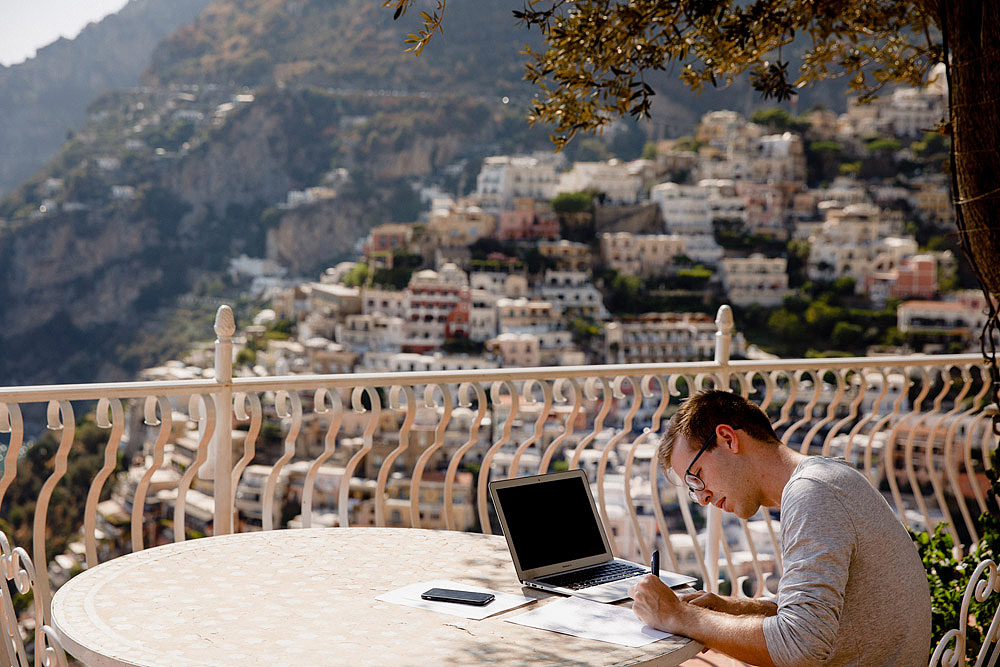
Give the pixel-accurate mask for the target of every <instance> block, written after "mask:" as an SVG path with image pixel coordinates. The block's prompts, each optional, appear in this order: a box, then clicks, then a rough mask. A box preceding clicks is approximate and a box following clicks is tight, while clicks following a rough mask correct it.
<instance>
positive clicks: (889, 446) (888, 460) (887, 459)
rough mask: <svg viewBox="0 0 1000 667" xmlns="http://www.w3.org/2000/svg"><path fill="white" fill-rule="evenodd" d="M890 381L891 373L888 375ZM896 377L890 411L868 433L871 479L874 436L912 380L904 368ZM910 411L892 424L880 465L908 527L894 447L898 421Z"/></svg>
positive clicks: (897, 407) (895, 410)
mask: <svg viewBox="0 0 1000 667" xmlns="http://www.w3.org/2000/svg"><path fill="white" fill-rule="evenodd" d="M889 377H890V381H891V378H892V375H890V376H889ZM897 377H902V378H903V385H902V386H901V387H900V388H899V396H898V397H897V398H896V401H895V402H894V403H893V405H892V412H890V413H889V414H887V415H886V416H885V417H883V418H882V419H880V420H879V421H878V423H877V424H875V428H873V429H872V432H871V433H869V434H868V447H867V449H866V450H865V471H866V472H867V473H869V479H871V472H870V471H871V467H872V450H873V449H874V447H875V436H876V435H877V434H878V433H880V432H881V429H882V428H883V427H884V426H885V425H886V424H888V423H890V422H891V421H892V420H894V419H895V418H896V417H898V416H899V413H900V412H901V410H902V407H903V401H904V400H905V399H906V397H907V392H908V390H909V385H910V383H911V382H912V381H911V380H910V377H909V375H908V374H907V372H906V369H904V370H903V372H902V373H899V374H897ZM911 414H912V413H909V414H906V415H903V416H902V417H900V419H899V421H898V422H896V424H895V425H894V426H893V429H892V430H891V431H890V432H889V435H888V436H886V438H885V442H884V443H883V446H882V467H883V469H884V471H885V479H886V481H887V482H888V483H889V490H890V491H891V492H892V499H893V502H894V503H895V504H896V514H897V515H898V516H899V520H900V521H902V522H903V525H904V526H906V527H909V524H908V523H907V519H906V507H905V506H904V505H903V497H902V495H900V493H899V485H898V484H897V483H896V462H895V456H896V455H895V448H896V429H897V427H898V425H899V423H901V422H903V421H905V420H906V419H907V418H908V417H909V416H910V415H911Z"/></svg>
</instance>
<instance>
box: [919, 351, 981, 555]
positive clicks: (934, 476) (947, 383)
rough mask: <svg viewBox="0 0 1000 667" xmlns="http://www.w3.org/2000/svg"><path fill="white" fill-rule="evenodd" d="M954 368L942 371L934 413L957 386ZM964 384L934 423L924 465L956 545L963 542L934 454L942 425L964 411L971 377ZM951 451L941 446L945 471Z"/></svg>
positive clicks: (928, 439) (944, 445)
mask: <svg viewBox="0 0 1000 667" xmlns="http://www.w3.org/2000/svg"><path fill="white" fill-rule="evenodd" d="M953 368H954V366H946V367H944V368H942V369H941V382H942V385H943V386H942V389H941V393H940V394H938V398H937V400H935V401H934V412H935V413H936V412H939V410H940V407H941V401H942V400H943V399H944V397H945V396H946V395H947V394H949V393H950V391H951V388H952V387H953V386H954V384H955V380H956V378H953V377H952V375H951V370H952V369H953ZM964 380H965V381H964V382H963V383H962V387H961V389H960V390H959V392H958V395H957V396H956V397H955V399H954V400H955V404H954V406H953V407H952V409H951V410H949V411H948V412H947V413H945V414H944V415H943V416H941V417H940V418H939V419H936V420H934V421H933V422H932V425H931V430H930V433H928V434H927V447H926V449H925V450H924V465H926V466H927V474H928V476H929V477H930V479H931V488H932V489H933V490H934V498H935V500H936V501H937V504H938V507H939V508H940V510H941V513H942V514H943V515H944V520H945V522H946V523H947V524H948V530H949V531H950V532H951V536H952V538H953V539H954V540H955V544H956V545H959V544H961V543H962V540H961V539H960V538H959V536H958V531H957V530H956V529H955V523H954V521H953V520H952V517H951V511H950V510H949V509H948V501H947V500H945V497H944V486H943V483H942V480H941V475H940V474H939V473H938V470H937V466H936V465H934V452H935V450H936V449H937V434H938V431H939V430H940V428H941V425H942V424H945V423H948V422H953V421H954V419H955V415H957V414H958V413H959V412H961V411H962V401H963V400H964V399H965V396H966V394H968V393H969V389H970V388H971V387H970V385H969V380H970V378H969V376H968V374H967V373H966V374H964ZM949 453H950V452H949V451H948V448H947V447H946V444H945V443H942V445H941V457H942V462H943V465H944V467H945V469H947V468H949V467H951V459H950V458H949Z"/></svg>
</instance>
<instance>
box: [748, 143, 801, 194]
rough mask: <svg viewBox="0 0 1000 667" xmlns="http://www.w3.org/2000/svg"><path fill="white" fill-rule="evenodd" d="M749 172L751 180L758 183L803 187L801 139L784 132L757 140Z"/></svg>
mask: <svg viewBox="0 0 1000 667" xmlns="http://www.w3.org/2000/svg"><path fill="white" fill-rule="evenodd" d="M750 172H751V177H752V179H753V180H754V181H756V182H758V183H794V184H798V185H804V184H805V181H806V154H805V149H804V147H803V145H802V137H800V136H799V135H797V134H792V133H791V132H785V133H784V134H771V135H768V136H765V137H761V138H760V139H758V140H757V142H756V146H755V150H754V152H753V161H752V163H751V168H750Z"/></svg>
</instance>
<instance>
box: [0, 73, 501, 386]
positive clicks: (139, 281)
mask: <svg viewBox="0 0 1000 667" xmlns="http://www.w3.org/2000/svg"><path fill="white" fill-rule="evenodd" d="M136 99H139V98H135V99H133V100H131V101H129V100H127V99H117V100H116V104H117V105H118V106H125V107H128V106H130V105H131V106H137V105H138V104H139V102H136ZM141 99H144V100H148V97H142V98H141ZM143 104H144V103H143ZM446 110H447V113H446ZM98 115H99V116H100V114H98ZM101 117H103V116H101ZM133 120H134V119H133ZM104 122H107V121H104ZM496 126H497V123H496V122H495V121H494V119H493V118H492V116H490V115H489V114H488V113H486V110H485V107H484V106H483V105H481V104H477V103H467V102H457V101H456V100H452V99H447V98H439V99H426V98H422V97H420V96H412V97H402V98H400V97H397V98H393V99H392V100H384V99H382V98H379V97H378V96H372V97H368V98H358V97H356V96H353V97H349V98H345V97H344V96H340V95H336V94H330V93H324V92H322V91H315V90H313V89H298V90H287V89H286V90H282V91H277V90H274V91H270V92H266V91H265V92H261V93H258V94H257V95H256V96H255V98H254V99H253V100H252V102H245V103H244V105H243V106H242V107H240V108H237V109H234V110H232V111H231V113H230V114H229V115H228V116H227V117H226V119H225V121H224V122H222V123H220V124H215V125H214V126H213V127H211V129H208V130H206V134H205V135H204V136H203V137H202V138H200V139H196V138H195V137H194V135H192V137H191V140H190V141H189V142H185V143H187V144H188V146H189V147H188V148H186V149H182V150H179V151H177V152H176V153H168V152H162V153H158V152H154V153H152V154H142V153H139V154H132V153H130V154H126V156H125V158H124V159H123V160H122V163H123V165H124V166H122V167H120V168H115V166H114V165H111V166H108V167H107V169H106V170H104V171H102V169H101V168H95V167H94V164H93V163H94V162H98V160H97V159H96V158H94V157H93V155H94V154H95V153H97V154H100V153H102V152H107V151H103V150H101V149H100V148H98V147H96V144H95V145H94V146H90V148H88V151H89V153H86V154H87V155H89V157H86V158H85V159H84V160H83V162H82V163H81V164H83V165H84V166H76V167H74V168H73V169H70V171H69V172H68V173H67V174H61V175H62V176H64V179H63V180H64V181H65V185H64V192H63V195H56V196H55V197H56V199H59V198H60V196H61V197H62V200H61V201H59V202H57V206H56V212H54V213H53V212H51V211H49V212H45V213H40V212H39V207H38V206H36V205H34V204H30V205H29V204H25V205H20V203H21V201H22V200H24V201H29V199H30V197H29V195H30V192H34V191H35V190H41V189H44V184H37V183H32V184H30V187H28V188H27V189H26V191H25V192H21V193H20V197H21V199H18V201H17V202H16V203H15V204H9V203H8V205H7V206H6V209H2V210H7V211H14V213H13V215H14V218H12V220H11V221H13V222H14V223H15V224H10V222H11V221H8V224H7V225H6V229H5V228H4V225H2V224H0V318H2V320H3V322H4V327H3V329H2V330H0V351H3V352H4V353H0V385H6V384H25V383H35V382H43V381H44V382H72V381H82V380H93V379H105V380H107V379H117V378H121V377H127V376H128V373H129V372H130V371H134V370H136V369H134V368H131V367H129V363H128V361H127V360H124V359H122V358H121V357H122V352H121V350H122V349H123V348H127V347H128V346H129V345H130V344H131V342H132V341H133V340H134V339H135V336H136V335H137V331H138V323H140V322H142V321H144V320H146V319H148V318H149V317H150V316H151V315H153V314H154V313H155V312H156V310H157V309H158V308H160V307H162V306H169V305H170V304H171V303H172V302H174V301H176V300H177V299H178V298H179V297H181V296H183V295H185V294H187V293H189V292H190V291H191V290H192V289H195V288H197V286H198V285H199V284H202V283H204V282H205V281H206V280H209V279H212V278H214V277H216V276H219V275H221V274H222V273H223V272H224V269H225V267H226V263H227V261H228V259H229V258H230V257H233V256H235V255H238V254H241V253H247V254H249V255H251V256H264V255H267V256H269V257H272V258H274V259H277V260H278V261H279V262H280V263H282V264H283V265H284V266H286V267H287V268H288V269H289V271H290V272H291V274H292V275H300V276H310V275H315V274H316V273H317V272H318V271H320V270H322V269H323V268H325V267H326V266H329V265H330V263H331V262H333V261H337V260H340V259H343V258H345V257H346V256H348V255H349V253H350V252H351V251H352V250H353V248H354V246H355V244H356V242H357V241H358V239H359V238H360V237H362V236H364V235H365V234H366V233H367V231H368V229H369V228H370V227H372V226H373V225H376V224H379V223H382V222H386V221H390V220H399V219H403V218H400V217H397V216H398V215H399V213H398V211H399V210H400V208H399V201H398V200H399V199H400V197H401V193H402V196H403V198H404V199H407V197H409V198H411V199H412V198H414V197H415V196H416V195H415V194H414V193H413V190H412V187H411V186H410V182H411V181H412V179H414V178H420V177H424V176H427V175H429V174H433V173H435V172H436V171H438V170H440V169H441V168H442V167H443V166H445V165H446V164H449V163H450V162H452V161H454V160H455V158H456V156H458V154H459V153H460V151H461V150H462V149H463V147H465V146H468V145H474V144H481V143H482V142H484V141H487V140H489V139H491V137H493V136H494V134H495V132H496ZM390 130H391V131H390ZM85 132H86V133H88V134H94V135H101V136H103V135H104V134H108V133H105V132H104V131H103V130H102V127H101V126H99V125H97V126H93V127H91V126H88V127H87V128H85ZM110 134H111V136H114V134H113V133H110ZM150 136H152V135H150ZM104 148H106V146H105V147H104ZM76 150H78V148H74V149H73V150H72V151H70V153H73V151H76ZM64 158H65V160H64V161H65V162H67V163H69V164H72V163H73V160H75V159H76V158H73V159H72V160H71V159H69V157H66V156H64ZM341 165H343V167H344V168H340V166H341ZM53 168H55V167H53ZM331 170H332V171H331ZM324 174H327V175H329V174H336V175H338V179H339V180H337V181H336V182H335V183H330V184H328V185H326V186H325V187H327V188H328V189H327V191H326V192H327V195H326V196H330V194H334V193H335V194H334V196H333V198H329V199H320V200H319V201H318V202H317V203H313V204H309V205H305V206H300V207H297V208H291V209H285V208H281V207H279V206H278V204H279V203H280V202H283V201H284V200H285V198H286V195H287V193H288V192H289V191H290V190H296V189H305V188H308V187H311V186H314V185H317V184H321V183H322V182H323V180H324ZM129 179H131V180H129ZM115 183H119V184H118V185H115ZM121 183H126V184H127V185H122V184H121ZM109 191H111V192H121V193H123V194H122V195H121V196H109V195H108V192H109ZM407 193H408V195H407ZM68 200H69V201H68ZM76 200H80V201H82V202H83V203H84V207H83V208H84V210H73V209H74V206H72V205H71V204H73V203H74V202H76V203H77V204H79V202H77V201H76ZM76 208H81V207H79V206H77V207H76ZM2 210H0V215H2ZM23 210H31V211H33V212H32V213H30V215H27V216H22V214H21V213H18V211H23ZM406 219H409V218H406Z"/></svg>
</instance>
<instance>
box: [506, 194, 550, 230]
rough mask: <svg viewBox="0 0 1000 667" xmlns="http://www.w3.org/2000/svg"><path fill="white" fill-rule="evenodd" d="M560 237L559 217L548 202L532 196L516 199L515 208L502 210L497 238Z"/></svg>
mask: <svg viewBox="0 0 1000 667" xmlns="http://www.w3.org/2000/svg"><path fill="white" fill-rule="evenodd" d="M557 238H559V219H558V218H557V217H556V214H555V212H553V210H552V208H551V207H550V206H549V205H548V204H543V203H541V202H536V201H535V200H534V199H532V198H530V197H518V198H517V199H515V200H514V210H512V211H501V212H500V224H499V225H498V226H497V239H499V240H501V241H528V240H539V239H557Z"/></svg>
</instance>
